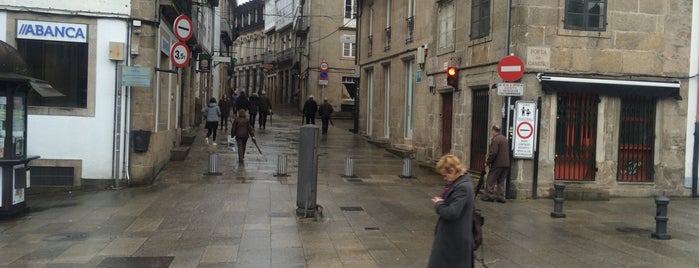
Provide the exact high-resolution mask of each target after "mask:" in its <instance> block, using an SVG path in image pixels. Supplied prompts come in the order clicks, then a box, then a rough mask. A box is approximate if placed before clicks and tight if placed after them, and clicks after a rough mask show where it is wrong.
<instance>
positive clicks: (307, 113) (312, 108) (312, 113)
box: [303, 95, 318, 125]
mask: <svg viewBox="0 0 699 268" xmlns="http://www.w3.org/2000/svg"><path fill="white" fill-rule="evenodd" d="M317 112H318V103H317V102H316V101H315V100H313V95H308V100H306V103H304V104H303V116H304V118H305V119H306V124H314V125H315V124H316V113H317Z"/></svg>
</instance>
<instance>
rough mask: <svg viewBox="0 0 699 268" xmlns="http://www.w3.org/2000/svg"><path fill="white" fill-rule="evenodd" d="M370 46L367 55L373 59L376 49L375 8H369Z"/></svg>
mask: <svg viewBox="0 0 699 268" xmlns="http://www.w3.org/2000/svg"><path fill="white" fill-rule="evenodd" d="M368 42H369V45H368V47H367V53H368V54H367V55H368V56H369V57H371V55H372V50H373V49H374V7H369V36H368Z"/></svg>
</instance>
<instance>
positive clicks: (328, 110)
mask: <svg viewBox="0 0 699 268" xmlns="http://www.w3.org/2000/svg"><path fill="white" fill-rule="evenodd" d="M333 111H334V110H333V106H332V105H331V104H330V103H329V102H328V98H324V99H323V104H321V105H320V108H318V114H319V115H320V120H321V121H322V123H323V127H322V130H323V134H328V123H329V121H330V120H331V119H330V115H331V114H332V113H333Z"/></svg>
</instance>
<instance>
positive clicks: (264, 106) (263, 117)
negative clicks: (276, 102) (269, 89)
mask: <svg viewBox="0 0 699 268" xmlns="http://www.w3.org/2000/svg"><path fill="white" fill-rule="evenodd" d="M271 111H272V103H271V102H270V101H269V97H267V95H266V94H265V91H264V90H263V91H262V92H260V122H259V127H261V128H262V129H265V127H266V125H267V115H268V114H269V113H270V112H271Z"/></svg>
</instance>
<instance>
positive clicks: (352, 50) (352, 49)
mask: <svg viewBox="0 0 699 268" xmlns="http://www.w3.org/2000/svg"><path fill="white" fill-rule="evenodd" d="M356 54H357V45H356V43H342V56H343V57H354V55H356Z"/></svg>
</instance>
